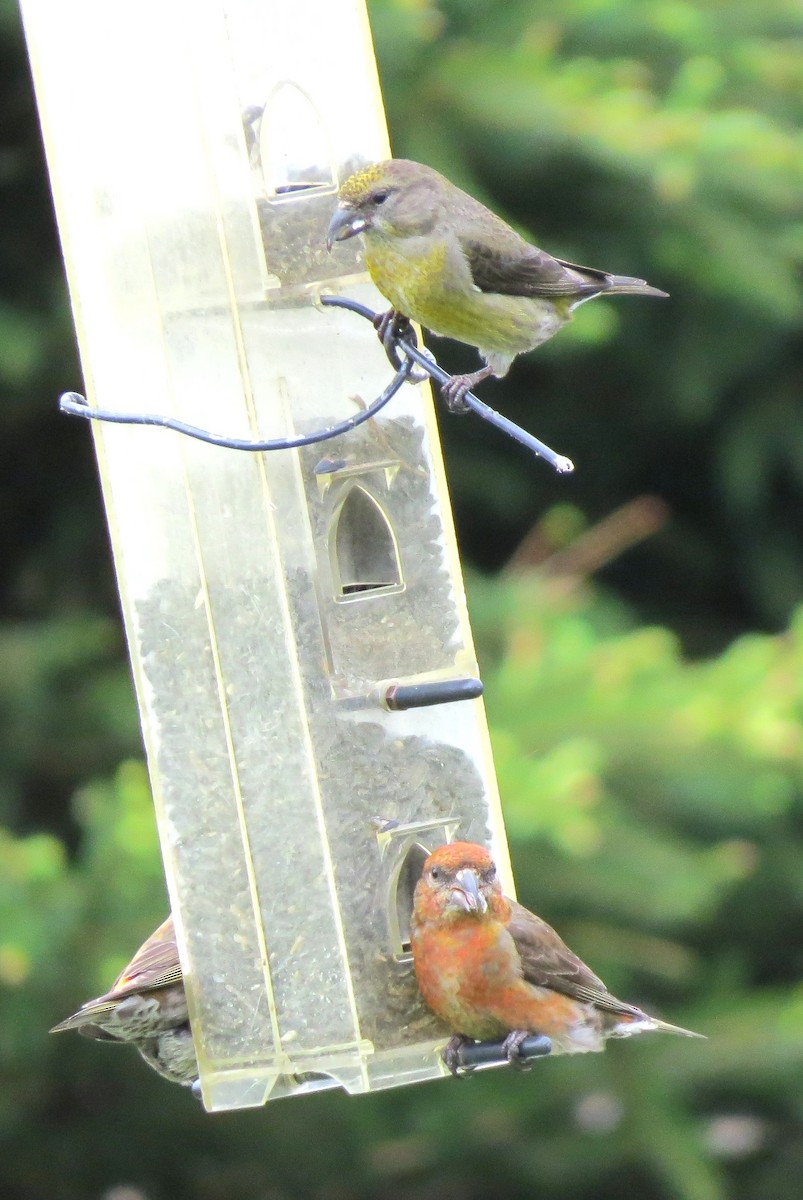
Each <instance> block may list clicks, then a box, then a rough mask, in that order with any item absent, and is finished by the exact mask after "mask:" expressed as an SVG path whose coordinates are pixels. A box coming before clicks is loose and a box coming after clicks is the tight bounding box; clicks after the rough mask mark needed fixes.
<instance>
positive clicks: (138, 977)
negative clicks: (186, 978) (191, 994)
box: [107, 917, 183, 1000]
mask: <svg viewBox="0 0 803 1200" xmlns="http://www.w3.org/2000/svg"><path fill="white" fill-rule="evenodd" d="M182 980H183V975H182V973H181V963H180V962H179V958H178V949H177V947H176V932H175V929H174V928H173V918H172V917H168V918H167V920H166V921H164V922H163V923H162V924H161V925H160V926H159V928H158V929H157V930H156V932H155V933H152V934H151V936H150V937H149V938H148V940H147V941H146V942H143V944H142V945H141V946H140V948H139V950H137V952H136V954H135V955H134V957H133V958H132V959H131V962H130V963H129V964H128V966H127V967H125V968H124V969H123V970H122V971H121V972H120V974H119V975H118V976H117V978H116V979H115V981H114V984H113V985H112V987H111V988H110V990H109V992H108V993H107V994H108V995H109V996H114V997H116V998H117V999H118V1000H119V999H121V998H122V997H123V996H128V995H130V994H131V993H132V992H147V991H152V990H154V989H155V988H161V987H167V986H168V985H169V984H171V983H181V982H182Z"/></svg>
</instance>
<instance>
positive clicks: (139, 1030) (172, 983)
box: [50, 917, 198, 1086]
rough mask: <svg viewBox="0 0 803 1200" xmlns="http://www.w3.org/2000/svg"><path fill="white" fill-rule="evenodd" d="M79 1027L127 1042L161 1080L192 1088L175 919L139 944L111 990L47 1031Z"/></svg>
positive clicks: (195, 1069) (103, 1038)
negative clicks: (156, 1072)
mask: <svg viewBox="0 0 803 1200" xmlns="http://www.w3.org/2000/svg"><path fill="white" fill-rule="evenodd" d="M65 1029H77V1030H78V1032H79V1033H81V1034H83V1035H84V1037H90V1038H96V1039H97V1040H98V1041H101V1042H131V1043H133V1044H134V1045H135V1046H136V1048H137V1050H139V1052H140V1054H141V1055H142V1057H143V1058H144V1059H145V1062H146V1063H147V1064H148V1066H150V1067H153V1069H154V1071H158V1072H159V1074H160V1075H162V1076H164V1078H165V1079H169V1080H171V1082H173V1083H180V1084H184V1085H185V1086H190V1085H191V1084H192V1083H193V1082H194V1081H195V1079H197V1077H198V1064H197V1061H196V1058H195V1048H194V1046H193V1042H192V1034H191V1032H190V1024H189V1013H188V1012H187V997H186V995H185V993H184V977H183V975H182V973H181V963H180V962H179V958H178V948H177V946H176V932H175V929H174V928H173V918H172V917H168V918H167V920H166V921H164V922H163V923H162V924H161V925H160V926H159V928H158V929H157V930H156V931H155V932H154V933H152V934H151V936H150V937H149V938H148V940H147V941H146V942H143V944H142V945H141V946H140V948H139V950H137V952H136V954H135V955H134V957H133V958H132V959H131V962H130V963H129V964H128V966H127V967H126V968H125V969H124V970H123V972H122V973H121V974H120V975H118V977H117V979H115V981H114V984H113V985H112V988H111V990H110V991H108V992H106V993H105V994H104V995H103V996H98V997H97V999H95V1000H87V1002H86V1004H82V1005H81V1007H80V1008H79V1010H78V1012H77V1013H74V1014H73V1015H72V1016H71V1017H67V1020H66V1021H61V1022H60V1023H59V1024H58V1025H54V1026H53V1028H52V1029H51V1031H50V1032H51V1033H61V1032H62V1030H65Z"/></svg>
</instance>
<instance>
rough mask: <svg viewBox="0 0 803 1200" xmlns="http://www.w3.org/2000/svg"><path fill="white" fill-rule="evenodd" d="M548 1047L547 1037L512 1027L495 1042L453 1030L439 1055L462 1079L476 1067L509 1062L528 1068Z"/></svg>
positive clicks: (518, 1066)
mask: <svg viewBox="0 0 803 1200" xmlns="http://www.w3.org/2000/svg"><path fill="white" fill-rule="evenodd" d="M551 1050H552V1043H551V1042H550V1040H549V1038H546V1037H543V1036H542V1035H541V1034H539V1033H530V1032H529V1031H528V1030H526V1029H525V1030H516V1031H515V1032H514V1033H511V1034H508V1036H507V1037H506V1038H505V1039H504V1040H503V1041H499V1042H475V1041H473V1040H472V1039H471V1038H469V1037H465V1036H464V1035H463V1034H462V1033H455V1034H454V1035H453V1036H452V1037H450V1038H449V1041H448V1042H447V1043H446V1045H445V1046H444V1048H443V1050H442V1051H441V1058H442V1059H443V1062H444V1064H445V1065H446V1066H447V1067H448V1069H449V1071H450V1072H451V1074H452V1075H456V1076H458V1077H459V1078H461V1079H462V1078H464V1077H465V1076H466V1075H471V1074H472V1072H474V1071H475V1070H477V1068H483V1067H502V1066H505V1065H510V1066H514V1067H517V1068H518V1069H519V1070H522V1071H529V1070H530V1067H531V1065H532V1060H533V1059H534V1058H543V1057H544V1055H546V1054H549V1053H550V1052H551Z"/></svg>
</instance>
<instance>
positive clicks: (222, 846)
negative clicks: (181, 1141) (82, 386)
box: [22, 0, 512, 1110]
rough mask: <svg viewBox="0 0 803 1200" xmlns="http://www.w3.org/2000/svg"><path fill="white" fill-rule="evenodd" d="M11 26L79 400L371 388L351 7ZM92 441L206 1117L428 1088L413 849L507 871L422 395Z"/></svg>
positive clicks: (163, 409) (370, 147)
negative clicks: (194, 434) (222, 436)
mask: <svg viewBox="0 0 803 1200" xmlns="http://www.w3.org/2000/svg"><path fill="white" fill-rule="evenodd" d="M22 7H23V15H24V19H25V25H26V32H27V37H28V41H29V47H30V53H31V59H32V62H33V68H34V76H35V80H36V87H37V93H38V99H39V105H40V111H41V119H42V126H43V129H44V136H45V143H46V148H47V154H48V161H49V166H50V173H51V177H52V183H53V191H54V195H55V200H56V209H57V214H58V219H59V225H60V229H61V236H62V242H63V247H64V256H65V259H66V264H67V274H68V279H69V285H70V292H71V297H72V303H73V308H74V312H75V321H76V326H77V329H78V339H79V343H80V349H81V357H82V362H83V368H84V374H85V381H86V389H87V394H88V399H89V403H90V404H91V405H97V406H100V407H103V408H106V409H113V410H118V411H137V410H139V411H147V412H159V413H166V414H168V415H170V416H173V417H176V418H180V419H182V420H184V421H188V422H190V423H192V424H194V425H199V426H204V427H206V428H212V429H214V430H219V431H221V432H223V431H225V432H226V433H229V434H232V435H233V436H236V437H243V438H252V439H253V438H281V437H287V436H291V435H295V434H298V433H308V432H310V431H313V430H315V429H320V428H322V427H326V426H329V425H332V424H334V423H335V422H337V421H340V420H343V419H344V418H347V417H349V416H352V415H353V413H354V411H355V406H358V405H360V404H362V403H369V402H370V401H371V400H372V399H373V398H374V397H375V396H377V395H378V394H379V393H380V392H381V391H382V389H383V388H384V387H385V385H386V384H387V382H388V380H389V376H390V371H389V367H388V363H387V360H386V358H385V355H384V353H383V351H382V348H381V346H380V345H379V342H378V340H377V338H376V335H375V333H374V331H373V330H372V329H371V327H370V325H369V324H368V323H367V322H365V321H361V320H360V319H359V318H358V317H355V316H354V315H353V314H350V313H347V312H343V311H341V310H335V309H330V308H327V309H324V308H323V307H322V306H321V304H320V295H321V293H322V291H323V290H324V289H326V290H327V291H329V292H339V293H344V294H346V295H348V296H351V297H352V298H355V299H359V300H362V301H363V302H364V303H367V304H369V305H370V306H371V307H374V308H377V307H381V306H382V305H381V301H380V300H379V299H378V297H377V294H376V292H375V291H374V289H373V287H372V286H371V285H370V283H369V282H368V280H367V276H366V275H365V274H364V272H363V268H362V265H361V261H360V258H359V247H358V246H357V245H356V243H349V244H348V245H347V246H344V247H342V248H339V251H338V254H337V255H336V256H334V257H330V256H328V255H327V253H326V247H325V232H326V227H327V223H328V221H329V217H330V215H331V213H332V211H333V208H334V205H335V193H336V190H337V186H338V183H339V182H340V181H342V180H343V179H344V178H346V176H348V175H349V174H350V173H351V172H352V171H353V170H354V169H356V168H357V167H359V166H361V165H362V164H364V163H367V162H371V161H374V160H377V159H381V158H386V157H388V155H389V150H388V144H387V135H386V131H385V124H384V118H383V111H382V103H381V97H380V93H379V87H378V83H377V77H376V67H375V62H374V57H373V52H372V48H371V41H370V35H369V30H368V25H367V20H366V16H365V11H364V4H363V0H326V2H325V3H324V2H323V0H229V2H221V0H214V2H212V0H203V2H202V3H198V2H197V0H159V2H158V3H156V2H155V0H142V2H141V3H139V4H137V5H134V6H133V7H131V6H129V7H128V8H126V10H125V14H124V15H122V14H121V11H120V9H119V8H118V7H117V6H115V5H113V4H109V3H108V0H74V2H73V3H70V4H53V3H52V2H51V0H24V2H23V5H22ZM333 271H339V272H341V273H340V274H339V275H338V276H333V274H332V273H333ZM69 382H70V381H65V384H69ZM94 434H95V438H96V445H97V453H98V460H99V463H100V473H101V479H102V484H103V492H104V497H105V502H106V507H107V512H108V519H109V527H110V530H111V537H112V544H113V549H114V558H115V564H116V568H117V576H118V582H119V587H120V595H121V600H122V608H123V613H124V617H125V624H126V629H127V633H128V639H129V645H130V651H131V661H132V666H133V674H134V680H135V684H136V690H137V697H138V701H139V706H140V711H141V717H142V727H143V732H144V739H145V745H146V750H147V756H148V764H149V769H150V774H151V781H152V786H153V794H154V799H155V804H156V810H157V816H158V823H159V831H160V836H161V842H162V849H163V854H164V860H165V870H166V874H167V883H168V889H169V893H170V900H171V904H172V908H173V913H174V915H175V922H176V930H177V935H178V943H179V950H180V955H181V961H182V965H183V969H184V972H185V978H186V986H187V992H188V999H189V1006H190V1015H191V1022H192V1030H193V1036H194V1040H195V1044H196V1048H197V1053H198V1063H199V1069H200V1079H201V1088H202V1093H203V1098H204V1103H205V1104H206V1107H207V1108H208V1109H210V1110H211V1109H225V1108H240V1107H246V1106H253V1105H259V1104H263V1103H264V1102H265V1100H266V1099H267V1098H268V1097H275V1096H282V1095H288V1094H291V1093H295V1092H308V1091H312V1090H315V1089H318V1088H325V1087H332V1086H342V1087H345V1088H346V1089H347V1090H348V1091H350V1092H364V1091H369V1090H373V1089H377V1088H383V1087H389V1086H393V1085H395V1084H401V1083H411V1082H415V1081H417V1080H424V1079H429V1078H433V1077H435V1076H437V1075H439V1074H441V1073H442V1071H443V1068H442V1066H441V1064H440V1061H439V1058H438V1056H437V1053H436V1049H437V1048H438V1047H439V1046H440V1045H442V1043H443V1041H444V1039H445V1033H444V1031H443V1028H442V1027H441V1026H439V1025H438V1023H437V1022H436V1021H435V1019H434V1018H433V1017H432V1016H430V1015H429V1014H428V1013H427V1011H426V1010H425V1009H424V1007H423V1005H422V1003H421V1001H420V999H419V997H418V993H417V989H416V985H415V980H414V977H413V973H412V969H411V965H410V961H409V952H408V951H409V947H408V944H407V942H408V926H409V914H410V906H411V898H412V888H413V886H414V883H415V879H416V877H417V872H418V871H419V870H420V865H421V862H422V858H423V855H424V854H425V853H426V852H427V851H428V850H430V849H432V848H434V846H436V845H438V844H439V843H441V842H443V841H446V840H449V839H450V838H452V837H454V836H455V835H456V834H457V835H459V836H460V837H461V838H465V839H468V840H471V841H481V842H484V843H486V844H487V845H489V846H490V847H491V849H492V852H493V855H494V858H495V859H496V860H497V862H498V863H499V864H500V866H501V868H502V873H503V882H504V886H505V890H506V891H507V892H508V894H511V893H512V880H511V878H510V870H509V865H508V859H507V849H506V845H505V837H504V829H503V826H502V821H501V815H500V810H499V804H498V797H497V794H496V785H495V780H494V775H493V768H492V763H491V757H490V753H489V746H488V735H487V728H486V724H485V717H484V712H483V708H482V702H481V700H479V699H464V700H460V701H458V700H456V699H453V698H452V697H455V696H457V695H459V694H461V689H463V693H462V694H467V695H469V696H470V695H472V694H476V691H477V689H475V688H473V685H472V683H471V681H472V680H473V679H475V677H476V673H477V666H476V662H475V657H474V650H473V647H472V643H471V635H470V631H469V627H468V622H467V617H466V611H465V602H464V595H463V585H462V580H461V576H460V567H459V562H458V556H457V551H456V547H455V541H454V535H453V529H452V521H451V513H450V508H449V501H448V495H447V491H446V486H445V482H444V477H443V469H442V463H441V458H440V452H439V447H438V439H437V433H436V427H435V422H434V418H433V413H432V404H431V397H430V394H429V386H428V385H423V386H419V387H413V386H405V387H403V388H402V390H401V392H400V393H399V394H398V395H397V396H396V397H395V398H394V399H393V400H392V401H391V403H390V404H389V405H388V406H387V407H386V408H384V409H383V410H382V413H381V415H380V416H378V417H376V418H375V419H373V420H371V421H369V422H367V423H365V424H363V425H361V426H360V427H359V428H358V429H356V430H354V431H352V432H351V433H349V434H346V435H342V436H340V437H338V438H336V439H334V440H332V441H328V442H324V443H320V444H318V445H312V446H308V447H305V448H302V449H299V450H279V451H276V452H272V453H269V454H246V453H241V452H238V451H236V450H231V449H221V448H219V447H216V446H210V445H205V444H202V443H199V442H196V441H191V440H190V439H187V438H184V437H181V436H179V435H178V434H176V433H173V432H167V431H165V430H161V429H150V428H141V427H136V428H133V427H126V426H110V425H103V426H101V425H97V424H96V425H94ZM433 699H440V700H441V701H444V700H445V702H441V703H438V704H433V703H432V701H433ZM424 700H426V701H427V702H428V703H429V706H428V707H420V705H421V703H422V701H424Z"/></svg>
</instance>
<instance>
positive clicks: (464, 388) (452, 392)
mask: <svg viewBox="0 0 803 1200" xmlns="http://www.w3.org/2000/svg"><path fill="white" fill-rule="evenodd" d="M489 375H493V370H492V368H491V367H482V368H481V370H479V371H473V372H472V373H471V374H470V375H452V377H451V378H450V379H447V380H446V381H445V382H444V383H442V384H441V385H440V388H441V395H442V396H443V398H444V400H445V401H446V407H447V408H448V409H449V412H452V413H466V412H470V411H471V406H470V405H469V404H466V402H465V399H464V397H465V396H466V394H467V393H468V392H470V391H472V390H473V389H474V388H475V387H476V386H477V384H478V383H482V381H483V379H487V378H488V376H489Z"/></svg>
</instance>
